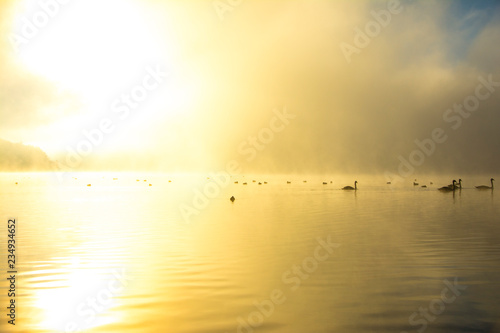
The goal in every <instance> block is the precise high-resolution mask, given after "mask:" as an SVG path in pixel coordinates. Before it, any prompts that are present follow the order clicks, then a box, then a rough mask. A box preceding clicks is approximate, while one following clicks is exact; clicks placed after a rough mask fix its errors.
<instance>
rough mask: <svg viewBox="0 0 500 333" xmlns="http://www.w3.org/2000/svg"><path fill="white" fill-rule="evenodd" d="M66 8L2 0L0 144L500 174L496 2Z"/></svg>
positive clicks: (113, 162) (217, 162) (316, 166)
mask: <svg viewBox="0 0 500 333" xmlns="http://www.w3.org/2000/svg"><path fill="white" fill-rule="evenodd" d="M61 2H64V1H62V0H61ZM66 2H67V3H66V4H62V3H59V2H58V1H56V0H52V1H49V0H45V1H20V0H19V1H13V0H4V1H2V2H1V4H0V35H1V37H2V38H1V40H0V73H1V77H0V138H2V139H6V140H10V141H14V142H24V143H29V144H32V145H35V146H38V147H41V148H42V149H44V150H45V151H46V152H47V153H48V154H49V156H51V157H52V158H54V159H58V160H59V161H61V162H63V163H65V164H68V163H69V162H68V161H67V158H68V153H67V152H68V149H69V150H74V151H77V150H78V147H80V148H82V147H83V148H82V149H85V148H87V149H90V150H91V152H90V153H89V154H88V155H86V156H85V154H83V153H81V154H80V156H81V161H80V162H78V163H75V167H78V168H80V167H82V168H84V167H92V166H94V167H108V168H114V167H116V168H132V167H138V168H144V167H150V168H152V169H159V170H165V171H170V170H176V171H178V170H205V169H206V170H217V169H220V168H224V166H225V165H226V163H227V161H229V160H232V159H235V160H237V161H238V162H239V163H240V164H241V165H242V166H243V167H244V170H245V171H250V170H256V171H260V172H332V173H333V172H345V171H350V172H377V173H383V172H385V171H389V172H397V169H398V166H399V165H400V159H399V157H400V156H401V157H403V158H404V159H406V160H408V159H410V160H411V158H413V161H414V162H418V163H414V164H420V163H421V165H415V169H416V170H417V171H416V172H417V174H418V173H419V172H445V171H448V170H449V171H451V170H453V171H457V172H458V171H460V172H495V171H498V170H499V168H500V131H499V125H500V66H499V61H500V48H499V47H498V45H499V42H500V2H499V1H479V0H478V1H467V0H463V1H401V2H399V3H398V2H397V1H311V0H303V1H270V0H260V1H259V0H252V1H251V0H246V1H240V2H238V1H236V0H233V1H228V0H221V1H201V0H200V1H194V0H193V1H161V0H149V1H146V0H140V1H139V0H135V1H134V0H100V1H98V0H69V1H66ZM44 4H46V5H44ZM44 8H45V9H44ZM374 13H375V14H374ZM377 18H378V21H377ZM151 73H153V74H151ZM479 78H482V79H481V80H483V81H481V80H480V79H479ZM488 80H489V81H490V83H489V84H488V83H484V82H487V81H488ZM491 81H493V83H491ZM495 82H498V83H495ZM134 93H135V95H134ZM478 94H479V95H478ZM127 96H129V97H130V96H131V97H130V98H131V100H129V101H128V102H126V99H127V98H128V97H127ZM134 96H135V97H134ZM135 98H137V99H135ZM127 103H129V104H127ZM463 103H466V104H467V103H469V104H468V105H469V106H468V108H469V109H470V110H473V111H470V112H469V111H467V110H465V111H461V113H460V112H459V111H453V107H454V105H455V104H456V105H459V104H463ZM450 108H451V109H452V110H450V111H447V109H450ZM284 109H286V110H287V112H288V113H289V114H291V115H293V116H295V117H294V118H293V119H292V116H290V118H289V119H285V120H284V122H283V121H281V120H280V119H279V118H277V119H274V118H275V117H276V113H275V112H278V111H279V112H281V113H282V112H283V110H284ZM273 110H274V112H273ZM276 110H278V111H276ZM103 122H104V123H103ZM103 124H104V125H103ZM100 126H101V127H103V128H105V129H106V130H107V133H104V132H101V133H103V135H102V140H101V139H100V138H99V135H97V134H95V133H96V132H95V131H94V132H92V133H94V134H95V136H94V140H97V141H95V142H97V144H92V143H90V144H89V143H87V144H82V142H83V141H85V140H87V139H86V138H85V136H84V134H83V131H91V130H95V129H98V130H99V131H101V129H99V128H100ZM265 128H274V129H275V130H274V131H272V130H271V129H269V130H266V129H265ZM435 129H441V130H442V131H441V132H440V135H437V136H436V137H438V138H439V140H438V141H440V142H435V143H433V145H434V146H435V150H434V151H433V152H430V153H429V154H428V155H422V154H424V153H418V152H415V151H416V150H417V149H419V148H418V146H417V145H416V143H415V140H420V141H422V140H431V139H432V138H433V134H432V133H433V131H434V130H435ZM438 132H439V130H438ZM438 134H439V133H438ZM259 135H260V139H259ZM249 137H250V138H249ZM251 137H256V138H257V139H255V140H256V141H252V140H253V139H252V138H251ZM443 138H445V139H443ZM101 141H102V143H101ZM89 145H90V146H89ZM89 147H90V148H89ZM427 147H430V146H427ZM82 151H83V150H82ZM252 151H253V152H252ZM422 156H424V160H423V161H422V162H420V161H419V158H421V157H422ZM70 162H71V160H70Z"/></svg>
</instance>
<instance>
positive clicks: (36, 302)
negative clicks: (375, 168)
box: [0, 173, 500, 332]
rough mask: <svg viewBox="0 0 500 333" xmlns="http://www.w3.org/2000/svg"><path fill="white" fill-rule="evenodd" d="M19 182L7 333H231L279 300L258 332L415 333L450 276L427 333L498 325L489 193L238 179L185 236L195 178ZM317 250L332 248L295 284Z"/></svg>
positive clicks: (498, 253)
mask: <svg viewBox="0 0 500 333" xmlns="http://www.w3.org/2000/svg"><path fill="white" fill-rule="evenodd" d="M28 175H30V176H27V175H26V174H4V175H2V176H1V177H0V183H1V186H2V187H1V188H2V191H1V193H0V203H1V205H0V213H1V216H2V218H3V219H7V217H16V218H17V219H18V221H19V229H18V244H19V248H18V255H19V264H18V270H19V274H20V277H19V290H20V296H19V298H18V300H19V303H20V304H21V305H20V308H19V313H18V314H19V317H20V319H19V326H17V327H16V328H15V331H16V332H28V331H29V332H46V331H50V332H64V331H72V330H73V329H76V328H85V329H86V331H88V332H134V331H137V330H140V331H141V332H157V331H162V332H237V329H238V325H239V321H238V318H243V320H245V321H247V322H248V316H249V315H250V314H251V313H252V312H255V311H256V309H257V307H256V305H255V303H256V302H257V303H259V302H263V301H264V300H266V299H269V298H270V294H271V292H272V291H273V290H275V289H279V290H280V291H282V293H283V297H284V298H286V301H284V302H283V304H279V305H275V308H274V310H273V312H272V314H271V315H270V316H269V317H265V318H264V319H265V320H264V321H263V323H262V325H261V326H260V327H259V332H309V331H314V332H332V331H335V332H377V331H379V332H387V331H398V332H399V331H403V330H406V331H409V332H410V331H416V330H417V329H418V328H420V326H415V325H413V326H412V325H411V324H410V323H409V319H408V318H409V316H410V315H412V313H413V312H415V311H417V309H418V308H419V307H422V306H427V305H428V304H429V302H430V301H431V300H433V299H434V298H436V297H439V294H440V292H441V289H442V286H443V280H444V279H449V280H453V278H454V277H459V278H460V281H463V283H464V284H466V285H467V286H468V288H467V290H466V291H464V292H463V295H461V296H460V298H458V299H457V301H456V302H454V303H453V304H450V305H448V306H447V308H446V311H445V312H443V313H442V314H440V316H439V318H438V319H437V320H436V321H435V322H433V323H429V327H428V328H427V330H426V332H449V331H455V332H457V331H458V332H459V331H461V330H463V331H467V330H468V331H474V330H476V331H477V332H489V328H491V325H493V322H494V321H495V320H496V316H497V315H498V307H497V299H498V296H500V295H499V292H498V290H499V288H498V287H499V284H500V283H499V281H500V269H499V268H498V267H499V265H498V263H499V261H500V245H499V244H500V239H499V238H500V225H499V223H498V221H499V220H498V216H499V213H500V205H499V203H500V202H499V199H498V196H495V195H494V193H493V192H491V191H476V190H475V189H472V188H468V189H466V188H464V190H462V191H461V192H457V193H455V194H453V193H440V192H438V191H436V190H435V188H429V189H421V188H413V187H411V186H399V187H395V189H391V188H389V187H387V185H386V184H384V183H383V184H382V185H380V184H379V183H376V182H374V181H373V182H372V183H369V182H368V181H364V182H363V181H360V183H359V186H360V190H359V191H357V192H349V191H341V190H339V188H340V187H341V186H344V185H346V184H349V183H351V180H350V178H349V179H341V181H338V180H336V181H335V182H334V183H332V184H330V183H328V184H327V185H322V182H321V181H320V178H319V177H318V179H317V180H309V181H308V183H303V182H302V179H301V178H298V179H293V181H292V184H288V185H287V184H286V180H287V177H285V176H269V175H268V176H265V179H266V180H267V181H268V182H269V184H267V185H258V184H257V183H253V182H252V178H249V179H248V178H247V177H246V178H245V179H246V181H248V185H246V186H243V185H242V184H241V183H239V184H233V181H231V184H229V186H228V187H227V188H224V189H222V190H221V194H220V195H219V196H217V197H216V198H214V199H211V200H210V202H209V204H208V206H207V208H205V209H203V210H200V213H199V215H197V216H195V217H193V219H192V221H191V223H189V224H187V223H185V221H184V220H183V219H182V216H181V214H180V213H179V205H180V204H181V203H190V202H191V201H190V200H192V197H193V193H194V192H193V189H194V188H197V186H198V188H203V187H202V186H203V184H204V183H206V182H208V181H209V180H207V179H206V177H205V176H200V175H198V176H197V177H190V176H188V175H162V174H148V175H138V174H127V173H120V174H118V176H117V177H116V176H114V175H109V174H91V173H89V174H79V175H78V176H77V178H78V179H73V178H71V179H68V180H66V181H65V183H63V184H60V185H56V184H54V182H53V179H52V178H51V177H52V176H49V175H46V174H28ZM16 177H17V178H20V181H19V185H14V182H15V181H17V178H16ZM22 177H25V178H22ZM27 177H30V178H27ZM252 177H253V176H252ZM255 177H256V178H257V177H259V176H255ZM14 178H16V180H14ZM113 178H118V179H117V180H113ZM191 178H195V179H194V180H193V179H191ZM263 178H264V177H262V179H259V180H263ZM137 179H140V181H137ZM144 179H147V181H146V182H144ZM241 179H242V178H240V179H239V180H240V181H241ZM169 180H172V182H169ZM233 180H235V179H233ZM88 183H91V184H92V186H90V187H87V186H86V185H87V184H88ZM150 183H151V184H152V186H149V184H150ZM471 183H472V182H471ZM200 186H201V187H200ZM470 187H472V186H470ZM231 195H234V196H235V197H236V200H235V202H234V203H231V202H230V201H229V197H230V196H231ZM318 237H319V238H321V239H326V238H327V237H331V239H332V241H333V242H335V243H339V244H340V247H338V248H335V250H334V251H333V252H332V254H331V255H329V256H328V258H327V260H325V261H323V262H319V263H318V265H317V268H315V269H314V270H313V271H312V272H311V273H309V274H306V275H307V278H297V277H298V276H300V275H297V273H292V272H291V271H292V270H293V267H294V266H299V267H300V266H302V265H303V263H304V260H306V258H308V257H313V256H314V250H315V248H316V247H317V246H318ZM0 239H1V240H2V244H3V243H4V240H5V234H2V235H0ZM2 265H5V264H4V260H2ZM3 268H4V266H2V270H4V269H3ZM287 272H288V273H287ZM306 273H307V272H306ZM286 274H288V275H286ZM303 274H305V273H304V272H303ZM304 276H305V275H304ZM286 277H288V278H286ZM297 282H300V285H298V287H297V289H294V286H296V285H297ZM0 287H2V288H5V287H6V282H5V281H3V279H2V282H1V283H0ZM4 327H5V326H4V323H2V331H3V330H4ZM6 330H7V331H8V332H10V331H12V332H14V330H11V328H10V327H7V328H6ZM243 331H244V330H243Z"/></svg>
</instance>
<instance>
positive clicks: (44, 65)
mask: <svg viewBox="0 0 500 333" xmlns="http://www.w3.org/2000/svg"><path fill="white" fill-rule="evenodd" d="M28 2H33V1H28ZM61 6H62V5H61ZM65 6H66V7H65V8H64V11H65V12H64V15H62V14H60V15H55V16H54V17H53V18H51V19H50V21H49V22H48V24H47V26H45V27H43V29H40V31H39V32H38V33H37V34H36V35H35V36H34V37H33V38H32V39H31V40H30V41H29V43H27V45H21V47H20V58H21V59H22V62H23V63H24V65H26V67H28V68H29V69H30V70H31V71H33V72H34V73H36V74H39V75H42V76H43V77H45V78H47V79H49V80H51V81H53V82H54V83H56V84H59V85H61V86H63V87H64V88H69V89H72V90H74V91H75V92H78V93H81V94H82V95H83V97H85V98H91V96H95V95H96V94H98V93H99V91H102V90H103V89H104V90H105V91H106V90H107V89H106V87H107V88H108V89H109V87H113V86H119V85H120V83H121V82H123V80H124V78H125V77H126V76H127V75H130V71H132V70H134V69H137V67H144V65H146V64H148V63H149V62H151V61H152V60H154V58H159V57H161V56H162V54H161V53H162V51H161V47H160V45H164V43H161V42H160V40H159V38H158V37H155V34H154V30H153V29H152V27H151V26H150V25H149V24H148V21H147V19H146V18H147V17H146V15H147V13H146V9H145V8H142V7H141V6H140V4H139V3H138V2H132V1H118V0H111V1H104V2H100V1H95V0H91V1H85V2H75V3H69V4H67V5H65ZM60 10H62V8H61V9H60ZM26 17H28V18H29V14H28V15H27V16H26ZM19 23H21V22H19ZM127 69H128V71H127Z"/></svg>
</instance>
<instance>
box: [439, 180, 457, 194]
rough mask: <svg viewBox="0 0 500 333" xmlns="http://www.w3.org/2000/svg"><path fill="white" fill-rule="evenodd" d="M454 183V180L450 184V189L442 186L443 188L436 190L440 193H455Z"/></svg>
mask: <svg viewBox="0 0 500 333" xmlns="http://www.w3.org/2000/svg"><path fill="white" fill-rule="evenodd" d="M456 182H457V181H456V180H455V179H453V183H452V184H451V186H452V187H451V188H450V187H448V186H443V187H440V188H438V190H439V191H441V192H455V183H456Z"/></svg>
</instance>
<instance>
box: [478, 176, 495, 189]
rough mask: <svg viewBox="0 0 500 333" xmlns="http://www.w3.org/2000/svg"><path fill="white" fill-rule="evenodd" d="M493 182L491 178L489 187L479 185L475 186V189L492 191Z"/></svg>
mask: <svg viewBox="0 0 500 333" xmlns="http://www.w3.org/2000/svg"><path fill="white" fill-rule="evenodd" d="M493 181H494V179H493V178H491V179H490V182H491V186H486V185H479V186H476V188H477V189H478V190H492V189H493Z"/></svg>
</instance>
